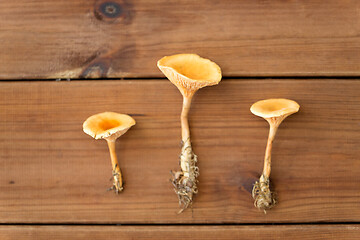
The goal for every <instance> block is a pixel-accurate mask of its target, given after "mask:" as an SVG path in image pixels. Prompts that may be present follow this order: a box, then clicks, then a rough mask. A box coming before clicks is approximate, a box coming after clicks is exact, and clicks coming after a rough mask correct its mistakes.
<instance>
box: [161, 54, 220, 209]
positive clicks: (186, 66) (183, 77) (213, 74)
mask: <svg viewBox="0 0 360 240" xmlns="http://www.w3.org/2000/svg"><path fill="white" fill-rule="evenodd" d="M157 65H158V67H159V68H160V70H161V71H162V72H163V73H164V74H165V76H166V77H167V78H168V79H169V80H170V81H171V82H172V83H173V84H174V85H175V86H176V87H177V88H178V89H179V91H180V92H181V94H182V96H183V106H182V112H181V135H182V138H181V139H182V148H181V154H180V167H181V171H176V172H174V171H171V173H172V175H173V179H172V180H171V182H172V184H173V186H174V190H175V193H176V194H177V196H178V199H179V205H180V206H181V210H180V211H179V213H181V212H182V211H184V210H185V209H186V208H188V207H189V206H191V205H192V202H193V197H194V195H195V194H196V193H197V192H198V189H197V183H198V180H197V177H198V175H199V168H198V167H197V166H196V163H197V156H196V155H195V154H194V153H193V150H192V147H191V141H190V129H189V122H188V114H189V110H190V106H191V100H192V97H193V96H194V94H195V93H196V91H197V90H198V89H200V88H202V87H206V86H211V85H216V84H218V83H219V82H220V81H221V69H220V67H219V66H218V65H217V64H216V63H214V62H212V61H210V60H208V59H205V58H201V57H200V56H198V55H196V54H177V55H173V56H168V57H163V58H162V59H160V60H159V61H158V64H157Z"/></svg>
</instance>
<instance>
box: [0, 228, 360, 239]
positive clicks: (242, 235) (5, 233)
mask: <svg viewBox="0 0 360 240" xmlns="http://www.w3.org/2000/svg"><path fill="white" fill-rule="evenodd" d="M359 233H360V227H359V226H358V225H320V226H319V225H313V226H310V225H297V226H291V225H289V226H46V227H43V226H41V227H39V226H1V227H0V237H1V239H5V240H11V239H16V240H17V239H29V240H32V239H36V240H45V239H46V240H47V239H49V237H50V236H51V239H54V240H61V239H74V240H77V239H94V240H96V239H101V240H113V239H124V240H127V239H173V240H177V239H179V240H182V239H210V240H211V239H224V240H227V239H228V240H230V239H243V240H254V239H269V240H272V239H294V240H296V239H301V240H329V239H344V240H347V239H354V240H355V239H359Z"/></svg>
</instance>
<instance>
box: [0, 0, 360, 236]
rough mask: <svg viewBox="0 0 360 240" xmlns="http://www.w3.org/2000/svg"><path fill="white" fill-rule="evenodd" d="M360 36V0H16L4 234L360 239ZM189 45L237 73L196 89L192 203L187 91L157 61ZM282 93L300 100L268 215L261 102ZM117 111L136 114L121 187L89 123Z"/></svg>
mask: <svg viewBox="0 0 360 240" xmlns="http://www.w3.org/2000/svg"><path fill="white" fill-rule="evenodd" d="M104 6H110V7H111V6H113V7H114V6H115V10H116V11H115V13H107V12H106V11H104ZM359 36H360V2H358V1H355V0H346V1H343V0H329V1H326V2H324V1H320V0H319V1H300V0H298V1H296V0H292V1H281V0H275V1H267V0H247V1H245V0H244V1H235V0H222V1H215V0H213V1H210V0H208V1H205V0H198V1H188V0H181V1H175V0H174V1H168V0H151V1H150V0H143V1H131V0H126V1H125V0H123V1H122V0H112V1H104V0H101V1H94V0H90V1H88V0H72V1H65V0H57V1H50V0H36V1H35V0H14V1H1V2H0V79H1V80H3V81H1V82H0V133H1V134H0V237H1V238H2V239H19V238H26V239H49V236H52V238H53V239H69V238H70V239H72V238H74V239H84V238H92V239H114V238H116V237H118V238H121V239H134V238H135V239H151V238H157V239H184V238H195V239H239V238H241V239H265V238H266V239H287V238H289V239H358V236H359V233H360V228H359V225H358V224H359V223H360V211H359V209H360V202H359V198H360V191H359V190H360V189H359V183H360V177H359V176H360V167H359V160H360V159H359V156H360V148H359V143H360V81H359V80H358V79H357V77H359V75H360V37H359ZM182 52H194V53H198V54H200V55H201V56H203V57H207V58H210V59H212V60H213V61H215V62H217V63H218V64H219V65H220V66H221V68H222V70H223V75H224V79H223V80H222V82H221V83H220V84H219V85H218V86H215V87H208V88H205V89H202V90H200V91H199V92H198V93H197V94H196V96H195V98H194V102H193V106H192V109H191V112H190V125H191V133H192V141H193V146H194V151H195V153H196V154H197V155H198V157H199V167H200V173H201V175H200V178H199V180H200V183H199V194H198V196H197V197H196V199H195V202H194V206H193V209H190V210H188V211H186V212H184V213H183V214H181V215H177V214H176V212H177V210H178V204H177V197H176V195H175V194H174V192H173V190H172V187H171V185H170V183H169V178H170V174H169V171H170V170H171V169H178V154H179V151H180V146H179V144H180V143H179V142H180V121H179V115H180V110H181V103H182V100H181V95H180V93H179V92H178V90H177V89H176V88H175V87H174V86H173V85H172V84H171V83H170V82H169V81H168V80H166V79H164V78H163V75H162V74H161V72H160V71H159V70H158V69H157V68H156V61H157V60H158V59H159V58H161V57H162V56H164V55H170V54H174V53H182ZM274 97H284V98H290V99H293V100H296V101H297V102H298V103H299V104H300V105H301V108H300V112H299V113H297V114H295V115H293V116H291V117H289V118H287V119H286V120H285V121H284V123H283V124H282V125H281V126H280V129H279V132H278V135H277V137H276V140H275V143H274V149H273V169H272V175H271V178H272V182H273V183H274V186H275V189H276V191H277V193H278V195H279V204H278V205H277V206H276V207H275V208H274V209H272V210H270V211H268V214H266V215H264V214H263V213H262V212H259V211H258V210H257V209H255V208H254V206H253V200H252V198H251V189H252V185H253V183H254V181H255V180H256V179H257V178H258V177H259V175H260V173H261V170H262V161H263V154H264V151H265V144H266V138H267V134H268V132H267V131H268V125H267V123H266V122H265V121H264V120H263V119H261V118H258V117H256V116H254V115H252V114H251V113H250V111H249V108H250V106H251V104H252V103H253V102H255V101H257V100H260V99H265V98H274ZM103 111H115V112H120V113H127V114H130V115H132V116H133V117H134V118H135V120H136V121H137V125H136V126H135V127H133V128H132V129H131V130H130V131H129V132H128V133H127V134H126V135H124V136H123V137H121V138H120V139H119V141H118V142H117V152H118V155H119V160H120V165H121V167H122V171H123V174H124V178H125V182H126V186H125V191H124V192H123V193H121V194H120V195H118V196H116V195H115V194H113V193H111V192H106V189H107V187H109V186H110V184H111V182H110V181H108V179H109V178H110V176H111V165H110V160H109V156H108V150H107V147H106V143H105V141H101V140H99V141H95V140H93V139H92V138H91V137H89V136H87V135H86V134H84V133H83V132H82V122H83V121H84V120H85V119H86V118H87V117H88V116H90V115H92V114H94V113H98V112H103Z"/></svg>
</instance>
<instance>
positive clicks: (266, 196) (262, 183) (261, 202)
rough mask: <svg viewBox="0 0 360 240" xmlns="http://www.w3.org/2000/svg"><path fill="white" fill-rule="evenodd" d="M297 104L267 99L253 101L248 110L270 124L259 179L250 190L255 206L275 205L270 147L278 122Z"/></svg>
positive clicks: (293, 110) (266, 206)
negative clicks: (271, 184)
mask: <svg viewBox="0 0 360 240" xmlns="http://www.w3.org/2000/svg"><path fill="white" fill-rule="evenodd" d="M299 108H300V106H299V104H297V103H296V102H295V101H292V100H289V99H267V100H262V101H258V102H256V103H254V104H253V105H252V106H251V108H250V111H251V112H252V113H253V114H255V115H257V116H259V117H262V118H264V119H265V120H266V121H268V123H269V125H270V131H269V137H268V141H267V145H266V151H265V160H264V170H263V173H262V175H261V177H260V180H259V181H256V183H255V184H254V188H253V191H252V196H253V198H254V200H255V202H254V205H255V207H257V208H259V209H262V210H264V212H265V213H266V210H267V209H270V208H272V207H274V206H275V204H276V198H275V197H274V193H272V192H271V191H270V171H271V149H272V143H273V141H274V138H275V135H276V131H277V129H278V127H279V125H280V123H281V122H282V121H283V120H284V119H285V118H286V117H287V116H289V115H291V114H293V113H296V112H297V111H299Z"/></svg>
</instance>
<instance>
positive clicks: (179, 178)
mask: <svg viewBox="0 0 360 240" xmlns="http://www.w3.org/2000/svg"><path fill="white" fill-rule="evenodd" d="M196 163H197V156H196V155H195V154H194V153H193V152H192V149H191V146H189V145H187V144H185V145H184V146H183V148H182V151H181V155H180V166H181V171H177V172H174V171H171V174H172V176H173V179H171V180H170V181H171V183H172V184H173V186H174V190H175V193H176V194H177V196H178V198H179V205H180V207H181V209H180V211H179V213H182V212H183V211H184V210H185V209H186V208H188V207H190V206H191V205H192V202H193V197H194V195H195V194H197V192H198V189H197V183H198V180H197V177H198V176H199V168H198V167H197V166H196Z"/></svg>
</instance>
